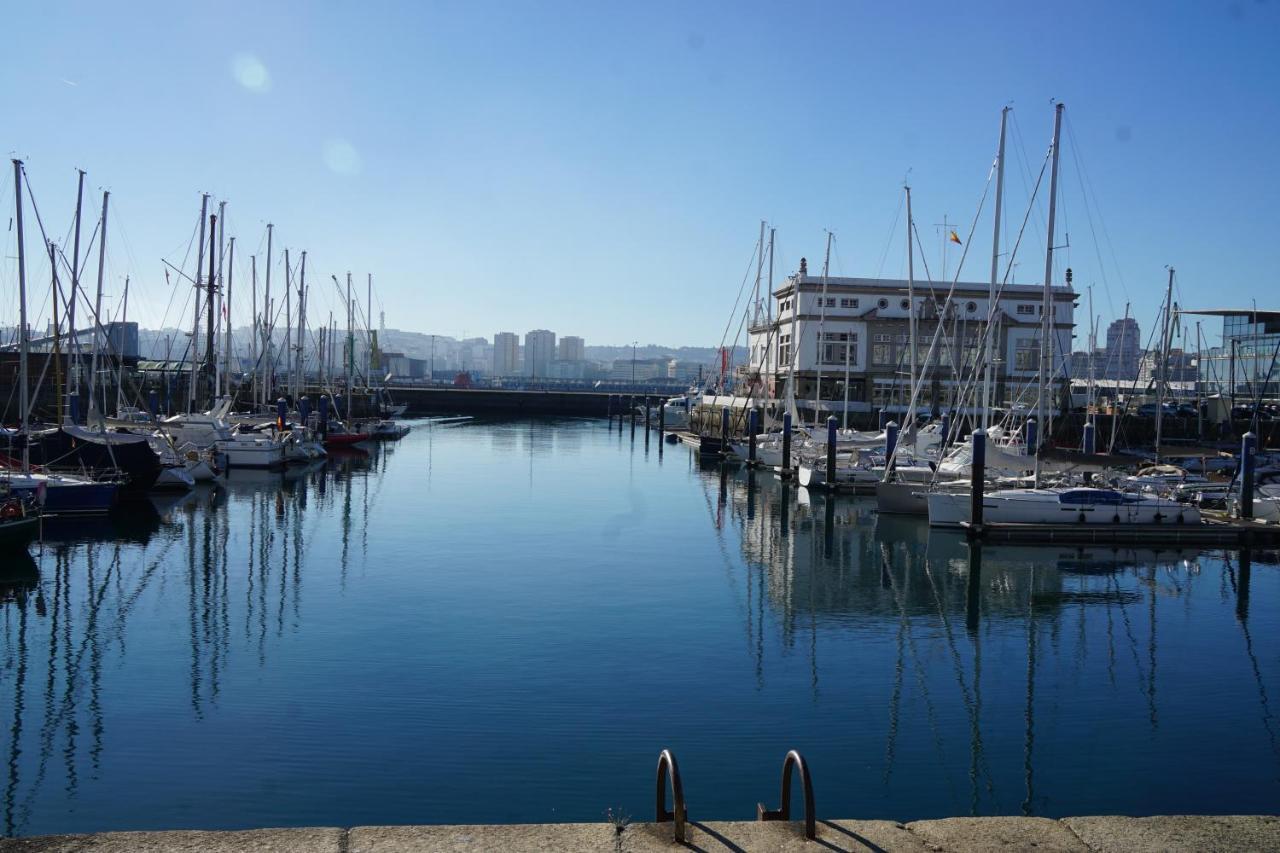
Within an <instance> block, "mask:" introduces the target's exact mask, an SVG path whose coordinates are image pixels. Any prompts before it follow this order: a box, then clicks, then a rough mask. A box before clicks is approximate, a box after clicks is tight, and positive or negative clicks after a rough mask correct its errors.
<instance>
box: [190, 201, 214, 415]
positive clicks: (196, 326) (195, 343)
mask: <svg viewBox="0 0 1280 853" xmlns="http://www.w3.org/2000/svg"><path fill="white" fill-rule="evenodd" d="M208 212H209V194H208V193H202V194H201V195H200V235H199V237H198V239H197V240H196V277H195V281H194V285H195V289H196V296H195V310H194V312H193V314H194V316H193V317H192V318H191V345H190V346H189V347H187V352H188V354H189V355H190V356H191V385H190V388H189V389H188V393H187V414H191V413H192V412H194V411H195V409H196V382H197V372H198V367H197V365H198V362H197V359H196V351H197V349H198V348H199V342H200V273H201V272H202V271H203V270H204V218H205V216H206V215H207V214H208Z"/></svg>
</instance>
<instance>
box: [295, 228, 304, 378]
mask: <svg viewBox="0 0 1280 853" xmlns="http://www.w3.org/2000/svg"><path fill="white" fill-rule="evenodd" d="M306 340H307V253H306V252H303V253H302V269H301V270H299V272H298V386H297V389H296V390H295V391H294V399H295V400H296V399H297V398H298V397H301V396H302V392H303V391H304V390H305V389H306V387H307V376H306V372H305V371H306V366H307V361H306V354H307V351H306V348H305V347H306Z"/></svg>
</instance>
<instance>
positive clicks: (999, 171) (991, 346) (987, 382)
mask: <svg viewBox="0 0 1280 853" xmlns="http://www.w3.org/2000/svg"><path fill="white" fill-rule="evenodd" d="M1008 117H1009V108H1008V107H1005V108H1004V109H1002V110H1000V148H999V150H998V152H997V153H996V217H995V224H994V226H993V228H992V235H993V236H992V238H991V287H990V289H989V290H988V291H987V328H986V338H987V345H986V348H985V349H986V357H985V359H984V361H985V364H984V369H983V383H982V428H983V429H984V430H985V429H987V428H988V427H989V426H990V425H991V406H992V404H993V403H994V400H993V399H992V396H993V394H994V391H995V369H996V368H995V340H994V336H993V334H992V332H993V329H992V325H993V324H994V322H995V316H996V285H997V282H998V279H999V276H1000V214H1001V212H1002V211H1003V208H1004V137H1005V124H1006V122H1007V121H1008ZM944 440H945V439H944Z"/></svg>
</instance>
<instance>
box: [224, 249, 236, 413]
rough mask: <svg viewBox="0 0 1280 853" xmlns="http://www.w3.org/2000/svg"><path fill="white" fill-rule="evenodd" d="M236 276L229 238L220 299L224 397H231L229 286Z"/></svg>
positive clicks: (233, 255)
mask: <svg viewBox="0 0 1280 853" xmlns="http://www.w3.org/2000/svg"><path fill="white" fill-rule="evenodd" d="M235 274H236V238H235V237H232V238H231V246H230V253H229V254H228V255H227V292H226V294H225V295H224V296H223V298H222V305H223V308H224V310H225V311H226V315H227V316H226V324H227V343H226V346H225V347H223V360H222V364H223V368H222V375H223V378H224V380H225V383H226V385H225V388H226V395H227V396H228V397H230V396H231V284H232V281H231V280H232V278H234V276H235Z"/></svg>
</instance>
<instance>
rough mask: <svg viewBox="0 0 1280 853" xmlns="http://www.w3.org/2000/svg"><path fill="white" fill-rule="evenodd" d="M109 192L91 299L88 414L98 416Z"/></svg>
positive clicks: (108, 193)
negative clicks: (94, 291) (96, 283)
mask: <svg viewBox="0 0 1280 853" xmlns="http://www.w3.org/2000/svg"><path fill="white" fill-rule="evenodd" d="M110 197H111V193H110V192H106V191H104V192H103V193H102V224H101V227H100V228H99V229H98V291H97V293H96V294H95V296H94V298H93V358H92V359H90V362H89V412H90V413H91V414H93V415H100V414H101V411H100V410H99V408H98V399H97V397H98V393H97V388H98V350H99V346H98V330H99V329H101V328H102V276H103V273H104V272H105V271H106V266H107V201H108V199H109V198H110Z"/></svg>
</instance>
